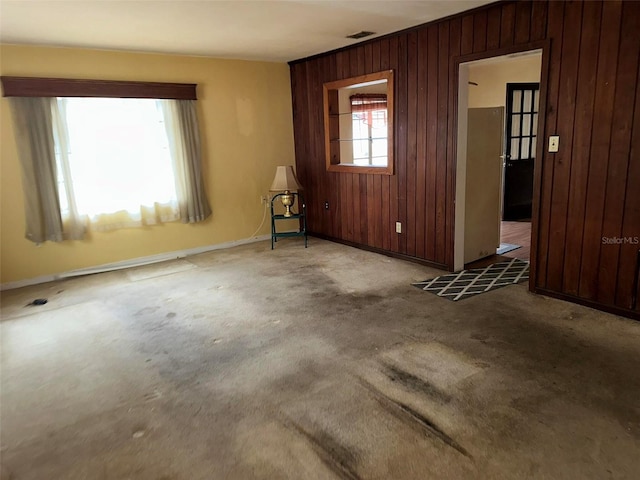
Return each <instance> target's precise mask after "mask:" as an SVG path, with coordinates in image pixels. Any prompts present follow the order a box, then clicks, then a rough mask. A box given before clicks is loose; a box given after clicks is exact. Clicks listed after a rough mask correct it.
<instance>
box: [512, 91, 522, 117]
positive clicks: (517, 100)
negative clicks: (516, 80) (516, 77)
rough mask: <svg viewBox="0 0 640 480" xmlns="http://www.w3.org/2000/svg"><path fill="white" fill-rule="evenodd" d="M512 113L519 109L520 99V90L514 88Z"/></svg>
mask: <svg viewBox="0 0 640 480" xmlns="http://www.w3.org/2000/svg"><path fill="white" fill-rule="evenodd" d="M512 95H513V97H512V98H513V113H517V112H519V111H520V102H521V100H522V91H520V90H514V91H513V93H512Z"/></svg>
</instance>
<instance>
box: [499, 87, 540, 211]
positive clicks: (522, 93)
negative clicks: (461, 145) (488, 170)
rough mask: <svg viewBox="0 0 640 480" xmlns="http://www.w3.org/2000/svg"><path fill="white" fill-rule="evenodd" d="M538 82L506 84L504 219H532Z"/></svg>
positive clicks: (538, 101) (538, 96) (538, 99)
mask: <svg viewBox="0 0 640 480" xmlns="http://www.w3.org/2000/svg"><path fill="white" fill-rule="evenodd" d="M539 104H540V84H539V83H508V84H507V115H506V135H505V155H504V195H503V205H502V219H503V220H526V219H530V218H531V205H532V199H533V165H534V162H535V157H536V137H537V128H538V105H539Z"/></svg>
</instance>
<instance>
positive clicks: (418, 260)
mask: <svg viewBox="0 0 640 480" xmlns="http://www.w3.org/2000/svg"><path fill="white" fill-rule="evenodd" d="M308 234H309V235H310V236H312V237H316V238H320V239H322V240H329V241H330V242H336V243H340V244H342V245H347V246H349V247H354V248H358V249H360V250H366V251H367V252H373V253H379V254H380V255H385V256H387V257H391V258H398V259H400V260H406V261H407V262H412V263H418V264H420V265H424V266H426V267H432V268H437V269H438V270H444V271H446V272H450V271H451V269H450V268H449V267H448V266H447V265H445V264H444V263H438V262H432V261H429V260H425V259H424V258H418V257H412V256H411V255H404V254H402V253H397V252H391V251H389V250H383V249H382V248H377V247H371V246H369V245H362V244H361V243H356V242H352V241H349V240H344V239H342V238H336V237H332V236H330V235H324V234H322V233H318V232H308Z"/></svg>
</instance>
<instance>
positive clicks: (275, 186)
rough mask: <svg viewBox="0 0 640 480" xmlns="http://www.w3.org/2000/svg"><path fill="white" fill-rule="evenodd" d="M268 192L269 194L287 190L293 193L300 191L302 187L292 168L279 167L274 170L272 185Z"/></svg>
mask: <svg viewBox="0 0 640 480" xmlns="http://www.w3.org/2000/svg"><path fill="white" fill-rule="evenodd" d="M269 190H270V191H271V192H284V191H287V190H288V191H290V192H293V191H296V190H302V186H301V185H300V182H298V179H297V178H296V174H295V173H294V172H293V167H291V166H283V165H280V166H279V167H278V168H277V169H276V176H275V177H273V183H272V184H271V188H270V189H269Z"/></svg>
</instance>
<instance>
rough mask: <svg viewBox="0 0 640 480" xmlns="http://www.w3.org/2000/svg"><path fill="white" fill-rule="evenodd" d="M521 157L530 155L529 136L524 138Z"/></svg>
mask: <svg viewBox="0 0 640 480" xmlns="http://www.w3.org/2000/svg"><path fill="white" fill-rule="evenodd" d="M520 152H521V153H520V158H521V159H527V158H530V157H529V138H527V137H525V138H523V139H522V144H521V149H520Z"/></svg>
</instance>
